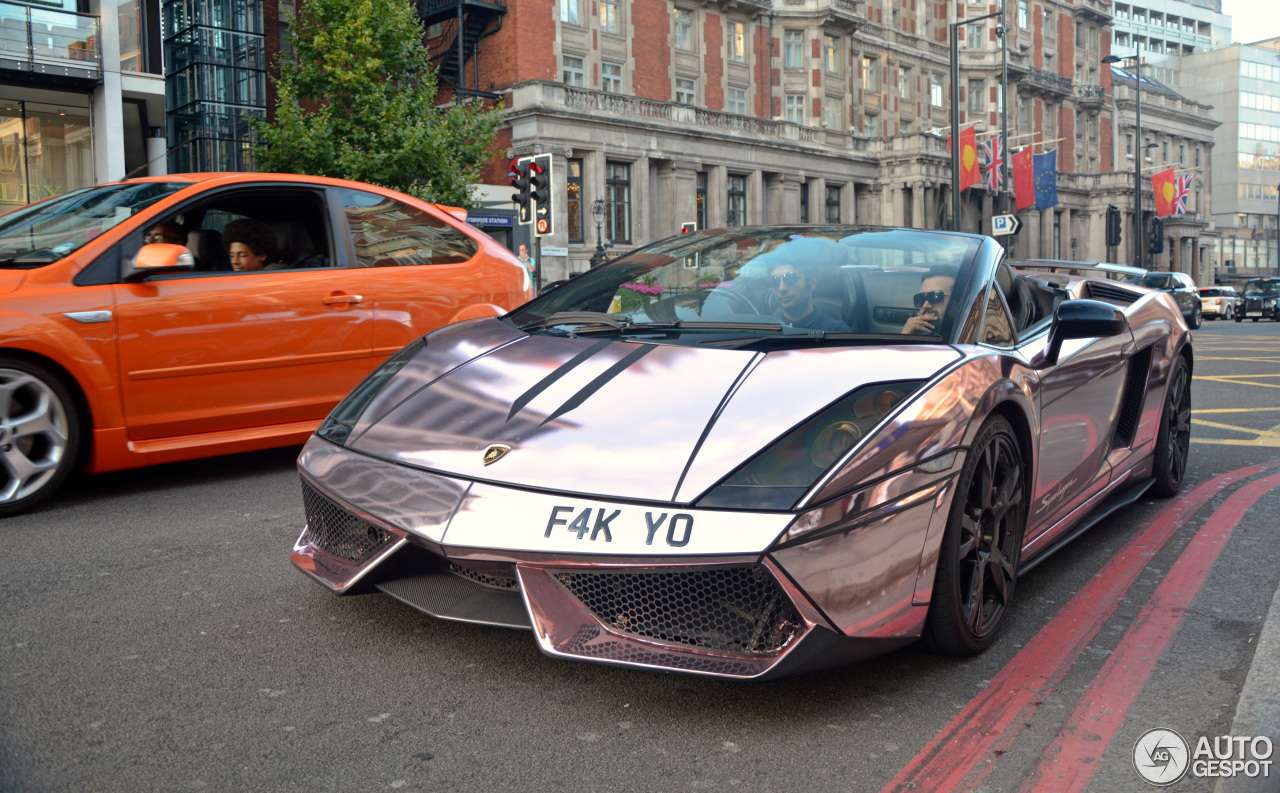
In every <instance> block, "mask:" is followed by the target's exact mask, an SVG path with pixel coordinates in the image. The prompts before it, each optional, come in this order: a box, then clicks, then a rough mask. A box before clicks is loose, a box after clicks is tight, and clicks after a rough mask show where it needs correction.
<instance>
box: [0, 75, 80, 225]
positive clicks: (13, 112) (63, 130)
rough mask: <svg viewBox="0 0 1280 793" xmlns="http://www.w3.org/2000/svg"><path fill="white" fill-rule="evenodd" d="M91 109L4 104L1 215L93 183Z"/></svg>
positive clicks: (0, 155)
mask: <svg viewBox="0 0 1280 793" xmlns="http://www.w3.org/2000/svg"><path fill="white" fill-rule="evenodd" d="M89 113H90V111H89V108H87V107H85V108H75V107H64V106H61V105H40V104H36V103H35V102H17V101H14V100H4V101H2V102H0V129H3V130H4V131H5V133H6V134H5V135H4V136H3V137H2V138H0V158H2V159H3V160H4V162H5V166H4V167H3V168H0V211H4V212H7V211H9V210H10V209H14V208H16V207H19V206H21V205H23V204H26V203H29V202H31V201H37V200H39V199H41V198H48V197H49V196H53V195H62V194H63V193H68V192H70V191H72V190H78V189H80V188H81V187H88V186H89V185H91V184H93V183H94V180H93V134H92V129H91V128H90V126H89Z"/></svg>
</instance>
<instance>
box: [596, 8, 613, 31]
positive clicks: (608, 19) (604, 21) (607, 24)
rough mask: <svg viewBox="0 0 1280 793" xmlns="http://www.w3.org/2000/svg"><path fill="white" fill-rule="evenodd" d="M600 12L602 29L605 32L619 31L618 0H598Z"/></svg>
mask: <svg viewBox="0 0 1280 793" xmlns="http://www.w3.org/2000/svg"><path fill="white" fill-rule="evenodd" d="M596 3H597V6H596V8H597V11H598V13H599V14H600V29H601V30H603V31H604V32H605V33H617V32H618V0H596Z"/></svg>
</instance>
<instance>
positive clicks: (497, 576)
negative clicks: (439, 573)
mask: <svg viewBox="0 0 1280 793" xmlns="http://www.w3.org/2000/svg"><path fill="white" fill-rule="evenodd" d="M449 572H451V573H453V574H454V575H457V576H462V577H463V578H465V579H467V580H468V581H474V582H475V583H477V584H479V585H480V586H483V587H488V588H489V589H503V590H513V589H518V588H519V585H518V584H517V583H516V577H515V576H514V575H503V574H502V573H499V572H495V571H488V572H480V571H479V570H472V569H471V568H469V567H463V566H462V565H460V564H455V563H454V562H450V563H449Z"/></svg>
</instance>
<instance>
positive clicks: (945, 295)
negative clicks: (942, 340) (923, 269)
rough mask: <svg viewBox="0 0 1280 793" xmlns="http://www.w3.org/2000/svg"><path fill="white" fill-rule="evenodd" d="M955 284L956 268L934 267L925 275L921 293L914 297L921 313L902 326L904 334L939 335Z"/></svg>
mask: <svg viewBox="0 0 1280 793" xmlns="http://www.w3.org/2000/svg"><path fill="white" fill-rule="evenodd" d="M955 284H956V275H955V269H954V268H950V267H934V268H932V269H930V270H929V272H927V273H925V274H924V279H923V280H922V281H921V282H920V291H919V292H917V293H916V294H915V295H914V297H913V302H915V305H916V308H917V309H919V312H918V313H917V314H916V315H915V316H914V317H912V318H911V319H909V320H907V324H905V325H903V326H902V332H903V333H910V334H913V335H916V336H931V335H933V334H936V333H938V332H939V330H938V326H939V325H940V324H941V323H942V318H943V317H944V316H946V313H947V305H948V304H949V303H950V302H951V290H952V288H954V287H955Z"/></svg>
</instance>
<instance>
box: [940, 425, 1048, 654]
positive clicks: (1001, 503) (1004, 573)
mask: <svg viewBox="0 0 1280 793" xmlns="http://www.w3.org/2000/svg"><path fill="white" fill-rule="evenodd" d="M1026 471H1027V468H1026V466H1025V465H1024V464H1023V460H1022V450H1021V447H1020V446H1019V445H1018V438H1017V436H1016V435H1015V434H1014V432H1013V427H1012V425H1010V424H1009V422H1008V421H1007V420H1006V419H1005V418H1004V417H1002V416H992V417H991V418H989V419H987V421H986V423H985V424H983V426H982V429H981V430H980V431H979V432H978V436H977V438H976V439H975V440H974V443H973V446H972V447H971V449H970V451H969V456H968V457H967V459H966V460H965V465H964V468H963V470H962V471H961V472H960V478H959V480H958V481H957V483H956V492H955V496H954V498H953V500H952V504H951V513H950V515H949V516H948V518H947V528H946V530H945V531H944V532H943V535H942V548H941V550H940V552H939V555H938V572H937V575H936V576H935V577H934V582H933V599H932V601H931V604H930V607H929V615H928V617H927V618H926V620H925V627H924V635H923V637H922V638H923V640H924V643H925V645H926V646H927V647H928V648H929V649H931V650H934V651H936V652H941V653H945V654H947V655H956V656H968V655H975V654H977V653H980V652H982V651H983V650H985V649H986V648H987V647H989V646H990V645H991V643H992V642H993V641H995V638H996V634H997V633H998V632H999V630H1000V625H1001V624H1002V623H1003V621H1004V616H1005V614H1006V613H1007V612H1008V609H1009V604H1010V603H1011V602H1012V599H1013V591H1014V587H1015V585H1016V584H1017V581H1018V560H1019V558H1020V557H1021V554H1022V537H1023V532H1024V530H1025V529H1026V523H1027V496H1026V493H1027V487H1026Z"/></svg>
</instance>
